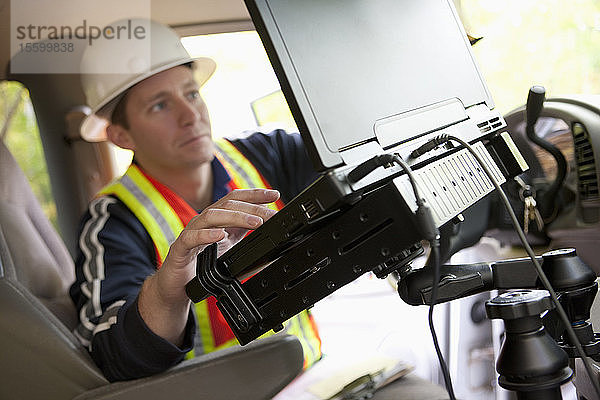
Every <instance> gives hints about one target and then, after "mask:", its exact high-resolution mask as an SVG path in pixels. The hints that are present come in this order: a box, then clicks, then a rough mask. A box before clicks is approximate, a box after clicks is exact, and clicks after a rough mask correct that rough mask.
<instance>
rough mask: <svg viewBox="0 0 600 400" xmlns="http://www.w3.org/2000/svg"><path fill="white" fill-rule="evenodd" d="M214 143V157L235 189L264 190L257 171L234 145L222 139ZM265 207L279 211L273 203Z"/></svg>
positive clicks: (263, 184)
mask: <svg viewBox="0 0 600 400" xmlns="http://www.w3.org/2000/svg"><path fill="white" fill-rule="evenodd" d="M214 142H215V146H216V148H217V151H216V152H215V156H216V157H217V159H218V160H219V161H220V162H221V164H223V167H225V169H226V170H227V172H228V173H229V175H230V176H231V180H233V183H234V185H235V186H236V187H238V188H240V189H242V188H244V189H252V188H261V189H266V187H265V186H266V185H265V183H264V181H263V179H262V178H261V175H260V173H259V172H258V170H257V169H256V168H255V167H254V165H252V163H251V162H250V161H248V159H247V158H246V157H245V156H244V155H243V154H242V153H241V152H240V151H239V150H238V149H237V148H236V147H235V146H234V145H232V144H231V143H230V142H229V141H228V140H227V139H222V138H221V139H216V140H215V141H214ZM267 207H269V208H271V209H273V210H275V211H279V207H277V205H276V204H275V203H270V204H268V205H267Z"/></svg>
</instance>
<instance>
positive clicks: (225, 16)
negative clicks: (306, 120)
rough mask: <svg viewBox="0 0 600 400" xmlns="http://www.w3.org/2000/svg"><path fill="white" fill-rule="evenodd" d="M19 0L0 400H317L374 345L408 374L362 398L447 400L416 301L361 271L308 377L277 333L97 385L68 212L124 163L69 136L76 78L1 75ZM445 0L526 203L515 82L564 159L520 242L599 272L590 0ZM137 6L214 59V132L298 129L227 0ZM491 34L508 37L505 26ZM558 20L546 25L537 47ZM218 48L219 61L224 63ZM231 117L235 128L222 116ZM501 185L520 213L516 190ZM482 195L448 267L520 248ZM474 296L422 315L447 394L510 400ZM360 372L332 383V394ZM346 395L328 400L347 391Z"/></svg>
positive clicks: (0, 206)
mask: <svg viewBox="0 0 600 400" xmlns="http://www.w3.org/2000/svg"><path fill="white" fill-rule="evenodd" d="M321 1H323V0H321ZM17 3H18V2H17V1H16V0H0V38H1V39H0V40H1V41H2V44H1V46H0V114H1V115H0V138H1V139H2V143H0V188H1V190H0V197H1V201H0V299H1V301H0V304H1V306H0V310H1V312H0V339H1V340H0V343H1V344H0V363H1V365H2V371H3V373H2V377H1V378H0V398H3V399H4V398H6V399H37V398H49V399H142V398H143V399H164V398H188V397H189V398H197V399H205V398H206V399H270V398H275V399H278V400H286V399H307V400H309V399H318V398H322V399H326V398H330V397H331V396H330V397H319V394H316V392H315V390H316V389H315V388H314V387H315V386H314V384H315V382H317V381H321V380H323V381H325V380H326V379H325V378H330V380H334V378H335V379H337V380H338V381H339V375H340V374H341V375H342V376H343V375H344V374H343V373H341V372H340V371H342V370H343V371H347V370H346V369H342V368H340V367H339V365H340V364H344V363H347V362H348V359H349V358H350V354H351V353H352V354H356V353H355V352H358V351H359V350H361V352H360V353H361V355H362V354H363V353H364V354H365V355H366V356H369V357H370V356H372V355H373V354H376V353H377V354H378V355H380V354H381V353H382V351H383V350H385V351H384V352H386V353H387V354H386V355H388V356H389V355H390V354H393V356H394V357H395V358H396V361H402V362H404V361H406V365H407V367H406V368H403V369H402V371H403V373H402V375H405V374H406V373H407V372H408V371H409V370H414V371H413V372H412V373H408V375H406V376H403V377H402V378H400V379H399V380H398V381H396V382H395V383H393V384H390V385H388V386H386V387H384V388H382V389H380V390H379V391H377V392H375V395H374V397H373V399H375V400H377V399H380V400H384V399H388V398H406V399H445V398H448V397H447V394H446V392H445V390H444V388H443V385H444V383H443V379H442V376H441V373H440V371H439V367H438V366H437V359H436V358H435V352H434V351H433V348H432V343H431V339H430V337H429V331H428V327H427V309H426V308H418V307H412V306H408V305H407V304H404V303H402V301H401V300H400V299H399V298H398V295H397V293H396V290H395V288H394V282H392V280H391V279H387V280H379V279H375V278H374V276H368V277H363V278H361V279H359V280H357V281H356V282H353V283H352V284H350V285H348V287H345V288H342V289H340V290H339V291H338V292H336V293H334V294H333V295H331V297H330V298H327V299H325V300H323V302H322V303H321V304H317V305H315V307H314V313H315V315H316V316H317V322H319V324H320V325H321V323H322V326H323V328H324V329H323V330H322V336H323V346H324V353H325V357H324V361H323V364H324V365H325V364H326V363H325V362H328V361H329V360H331V359H335V358H336V357H334V355H335V356H345V358H344V357H342V358H341V359H342V362H340V363H338V365H337V366H336V367H333V366H330V364H327V367H322V368H321V367H319V368H321V369H317V370H316V372H313V374H312V376H311V375H310V372H311V371H310V370H309V371H308V372H307V373H304V374H302V362H303V359H302V348H301V346H300V344H299V342H298V340H296V339H293V338H292V337H289V336H280V335H276V336H274V337H273V338H270V339H265V340H259V341H256V342H253V343H251V344H250V345H248V346H244V347H237V348H231V349H228V350H223V351H219V352H216V353H211V354H208V355H204V356H201V357H197V358H195V359H192V360H186V361H185V362H183V363H182V364H180V365H178V366H177V367H175V368H174V369H172V370H169V371H167V372H165V373H162V374H160V375H157V376H154V377H148V378H143V379H138V380H133V381H126V382H118V383H111V382H108V381H107V380H106V379H105V378H104V377H103V376H102V373H101V372H100V370H99V369H98V368H97V367H96V366H95V364H94V362H93V360H92V359H91V357H90V356H89V354H88V352H87V350H86V349H85V348H84V347H83V346H82V345H81V344H80V343H79V341H78V340H77V339H76V338H75V336H74V335H73V333H72V332H71V331H72V329H73V328H74V327H75V324H76V320H77V316H76V314H75V308H74V305H73V304H72V302H71V300H70V298H69V296H68V288H69V286H70V284H71V283H72V282H73V280H74V265H73V257H74V254H75V251H76V246H77V241H78V227H79V220H80V217H81V215H82V214H83V213H84V211H85V210H86V208H87V205H88V203H89V201H90V200H91V199H93V198H94V196H95V194H96V193H97V192H98V191H99V190H100V189H101V188H102V187H104V186H105V185H106V184H108V183H109V182H110V181H111V180H113V179H114V178H116V177H118V176H119V175H120V174H122V173H123V172H124V168H126V166H127V165H128V163H129V162H130V161H131V154H130V153H127V152H125V151H121V150H119V149H117V148H116V146H114V145H113V144H111V143H110V142H108V141H107V140H106V139H105V138H94V139H90V138H82V137H81V134H80V125H81V122H82V121H83V119H84V118H85V117H86V115H88V114H89V112H90V110H89V108H87V107H86V106H85V98H84V94H83V90H82V87H81V83H80V77H79V75H78V74H77V73H75V72H73V71H71V70H69V71H68V72H66V73H55V72H51V73H49V72H46V73H44V72H40V71H39V70H38V71H36V72H27V71H25V72H24V70H23V69H18V68H11V66H13V65H16V64H15V63H17V62H18V61H19V57H20V55H19V48H17V47H15V46H14V43H13V42H12V40H13V38H14V31H15V25H16V24H26V23H29V22H30V21H31V23H39V21H42V20H43V18H44V15H43V13H40V12H39V11H38V10H36V9H35V8H32V7H29V8H28V9H27V11H23V9H22V8H19V7H20V6H17ZM60 3H61V4H60V7H55V8H56V9H55V10H54V12H55V13H56V14H57V15H58V14H60V15H61V17H60V21H61V23H62V24H65V25H70V26H77V25H80V24H81V21H82V19H85V18H86V16H87V15H92V14H93V17H94V21H99V22H98V23H109V22H110V21H113V20H115V19H117V18H118V17H120V16H123V15H125V11H124V10H118V12H116V11H115V10H113V9H112V7H113V5H114V4H113V3H114V2H112V3H110V4H109V2H108V1H107V2H106V4H105V2H104V1H97V2H95V3H94V5H93V6H90V8H89V9H87V10H86V11H85V12H87V13H88V14H85V15H82V14H81V12H71V11H72V10H70V9H69V8H68V7H67V4H68V3H66V2H60ZM338 3H339V2H338ZM454 3H455V6H456V9H457V11H458V13H459V15H460V16H461V19H462V20H463V24H464V25H465V29H466V31H467V32H468V33H469V34H470V35H471V36H473V37H474V38H477V39H479V38H481V37H483V38H481V40H479V41H477V40H475V42H477V43H476V44H474V45H473V51H474V53H475V56H476V58H477V60H478V62H479V63H480V67H481V70H482V74H483V76H484V77H485V78H486V80H487V81H488V84H489V86H490V91H491V93H492V96H493V97H494V99H495V102H496V104H497V108H498V109H499V110H501V111H502V113H503V115H504V116H505V119H506V122H507V125H508V129H507V130H508V131H509V132H510V133H511V135H512V136H513V139H514V141H515V143H516V144H517V146H518V147H519V150H521V152H522V153H523V155H524V157H525V159H526V160H527V162H528V164H529V165H530V167H531V169H530V171H529V172H528V173H527V175H526V176H525V177H524V179H525V180H526V182H527V183H529V184H531V185H533V186H535V187H536V188H537V189H538V190H539V192H540V193H545V190H547V188H548V187H549V186H551V183H552V182H553V181H554V180H556V176H557V175H558V172H557V169H558V167H556V163H555V161H554V159H553V158H552V157H551V156H548V154H546V153H544V150H543V149H542V148H540V147H539V146H536V145H535V144H532V143H531V141H530V140H528V138H527V136H526V133H525V115H524V113H525V112H524V109H525V106H524V105H525V103H526V100H527V91H528V90H529V87H531V86H533V85H536V84H541V85H544V86H545V87H546V89H547V91H548V99H547V100H546V103H545V105H544V109H543V110H542V112H541V118H540V123H539V124H538V125H536V127H537V129H538V131H539V132H543V134H542V135H543V137H544V138H545V139H547V141H549V142H551V143H552V144H554V145H556V146H557V147H558V148H559V150H560V151H561V152H562V153H563V154H564V155H565V158H566V159H567V166H568V168H567V172H566V178H565V179H564V183H563V182H561V185H560V190H558V191H557V192H555V193H554V194H551V195H550V196H547V197H546V201H554V200H555V199H559V200H560V204H561V206H560V207H559V208H557V210H560V211H557V213H556V215H553V216H552V218H551V220H549V222H548V223H547V224H546V225H545V226H543V227H538V228H536V227H534V226H533V224H532V226H531V229H530V234H529V235H528V239H529V240H530V241H531V243H532V244H533V245H535V250H536V252H537V253H538V254H541V253H542V252H544V251H546V250H548V249H555V248H564V247H575V248H576V249H577V251H578V254H579V256H580V257H581V258H582V260H583V261H584V262H585V263H587V264H588V265H590V266H591V268H592V269H593V270H594V271H595V273H596V274H598V273H600V263H599V262H598V261H597V253H596V247H597V240H599V239H600V235H599V234H598V232H600V230H599V228H600V193H599V192H598V181H597V173H598V165H597V164H596V163H595V159H594V157H595V154H597V153H596V152H597V151H599V150H598V148H599V147H598V146H600V95H597V93H600V68H598V63H599V62H600V61H599V60H598V57H597V54H600V52H598V50H599V49H598V43H600V41H599V40H598V39H600V6H599V5H598V4H596V3H595V2H594V1H592V0H590V1H584V2H582V4H578V5H569V6H568V7H567V8H566V12H558V11H557V9H558V8H560V7H559V5H558V3H559V2H544V4H539V2H538V3H536V2H532V1H529V2H518V1H511V2H507V4H506V5H504V6H502V5H491V4H488V3H491V2H477V1H467V0H455V1H454ZM484 3H485V4H484ZM550 3H552V4H550ZM140 4H141V6H140ZM140 4H137V5H135V6H134V5H131V10H132V11H131V12H132V13H133V12H136V11H133V10H140V9H142V10H144V11H146V12H147V16H148V17H151V18H152V19H155V20H157V21H159V22H162V23H164V24H167V25H169V26H171V27H172V28H174V29H175V31H176V32H177V33H178V34H180V36H181V37H182V42H183V43H184V45H185V46H186V48H187V49H188V51H189V52H190V53H191V54H192V55H194V54H196V55H202V54H206V55H209V56H211V57H213V58H214V59H216V60H217V64H218V65H219V67H218V73H217V74H215V76H214V78H213V80H214V82H212V81H211V82H209V83H208V84H207V85H206V86H205V87H204V88H203V90H202V93H203V96H205V98H206V101H207V103H208V105H209V109H210V112H211V120H212V121H213V132H214V135H217V136H235V135H237V134H239V133H240V132H242V131H244V130H246V129H258V127H261V128H262V129H272V128H273V127H283V128H286V129H288V130H295V129H297V128H296V127H295V124H294V120H293V117H292V115H291V113H290V111H289V109H288V107H287V104H286V103H285V99H284V97H283V95H282V93H281V90H280V88H279V84H278V82H277V79H276V78H275V75H274V73H273V70H272V68H271V67H270V64H269V60H268V58H267V55H266V53H265V51H264V49H263V47H262V44H261V42H260V38H259V36H258V34H257V33H256V31H255V28H254V25H253V23H252V20H251V18H250V15H249V13H248V11H247V9H246V6H245V4H244V1H243V0H220V1H210V0H174V1H171V2H163V1H158V0H146V1H145V2H144V1H142V2H140ZM57 5H58V4H57ZM63 6H64V8H63ZM136 7H137V8H136ZM140 7H141V8H140ZM534 17H535V18H534ZM537 17H539V18H537ZM559 18H563V19H562V20H559ZM504 26H512V27H513V28H514V29H513V31H510V32H507V31H505V30H503V27H504ZM556 26H561V29H562V30H557V31H556V32H554V31H553V32H554V34H555V36H553V37H549V36H548V35H549V34H548V32H550V31H552V30H553V29H554V28H553V27H556ZM525 28H527V30H526V32H527V34H531V35H534V32H535V31H538V32H540V34H539V37H537V36H531V37H523V36H522V35H524V33H523V32H522V31H521V29H525ZM563 28H564V29H563ZM561 35H562V36H561ZM40 39H42V41H43V40H44V38H43V37H40ZM561 46H562V47H561ZM498 49H502V51H500V50H498ZM557 49H558V50H557ZM21 51H23V49H21ZM231 54H233V55H234V57H231V58H228V57H230V55H231ZM508 55H510V56H511V57H512V58H508ZM221 60H222V61H221ZM244 63H245V64H244ZM33 67H35V66H33ZM219 68H220V69H219ZM240 70H243V71H242V73H240ZM244 74H245V75H244ZM249 78H250V79H249ZM507 81H510V85H509V84H507ZM233 90H239V91H240V94H239V95H236V94H232V91H233ZM212 104H214V105H215V106H214V109H213V108H212V106H211V105H212ZM213 110H214V111H213ZM238 112H239V113H240V118H231V114H232V113H238ZM242 113H243V114H244V115H243V116H242ZM232 120H235V121H232ZM540 160H542V161H540ZM548 160H549V161H548ZM505 187H506V190H507V192H508V196H509V198H510V199H511V201H512V202H513V204H514V206H515V208H516V209H517V210H518V211H517V215H518V216H522V215H523V205H522V200H519V188H518V187H517V186H511V185H510V184H507V185H506V186H505ZM559 200H555V201H557V202H558V201H559ZM489 201H493V200H491V199H490V198H487V200H486V205H485V206H483V209H484V212H485V218H486V219H487V220H489V223H488V225H489V229H486V233H485V234H484V235H483V237H481V236H482V235H480V234H478V236H477V237H476V238H472V237H469V238H467V239H465V241H464V242H460V241H457V243H458V244H456V245H454V247H455V248H453V250H452V251H451V253H457V254H455V255H454V256H453V258H452V262H453V263H459V264H460V263H469V262H483V261H490V260H498V259H502V258H514V257H520V256H523V255H524V253H523V252H522V249H520V248H519V243H518V240H517V238H516V235H515V234H514V231H513V230H512V228H511V227H510V226H509V224H508V222H507V221H506V215H505V214H503V213H502V212H495V207H494V206H491V207H490V206H489V204H490V203H487V202H489ZM538 201H542V196H540V198H539V199H538ZM492 204H495V203H492ZM480 206H481V204H480ZM519 212H520V213H521V214H519ZM465 215H466V216H467V219H466V220H465V221H464V222H459V221H454V222H453V224H454V225H453V226H452V229H450V230H451V231H452V232H453V235H455V236H456V237H459V236H460V232H461V229H462V231H463V233H464V232H469V219H468V216H469V215H470V214H469V213H468V212H467V213H465ZM466 235H467V236H469V235H468V233H467V234H466ZM465 243H468V245H465ZM473 243H476V244H475V246H471V245H472V244H473ZM448 246H450V247H452V245H451V244H449V245H448ZM465 247H469V248H467V249H463V248H465ZM459 250H462V251H460V252H458V251H459ZM418 262H419V261H417V263H418ZM423 262H424V260H423ZM489 299H490V294H489V293H483V294H479V295H476V296H471V297H468V298H465V299H460V300H456V301H453V302H450V303H446V304H442V305H439V306H438V307H436V324H437V325H438V327H439V328H438V329H439V333H438V334H439V335H440V338H441V341H442V347H443V348H444V355H445V357H446V359H447V362H448V364H449V367H450V373H451V375H452V376H453V380H454V385H455V391H456V393H457V397H459V398H468V399H509V398H516V397H512V396H513V394H512V393H509V392H508V391H505V390H504V389H501V388H500V387H499V386H498V384H497V375H496V372H495V369H494V360H495V357H497V353H498V348H499V346H500V344H499V342H500V341H501V337H502V336H503V328H502V326H501V325H499V324H496V323H495V322H492V321H490V320H488V319H487V318H486V317H485V311H482V310H484V308H483V307H484V306H483V304H484V303H485V301H487V300H489ZM391 310H396V311H391ZM482 313H483V316H482ZM407 321H409V323H407ZM597 326H600V322H598V324H597ZM363 343H364V344H363ZM358 348H360V349H358ZM329 355H331V357H329ZM355 358H359V357H355ZM331 365H333V363H332V364H331ZM258 366H260V367H258ZM257 367H258V368H257ZM314 368H316V367H314ZM329 368H331V369H329ZM371 372H376V371H371ZM371 372H367V373H364V372H363V373H362V375H368V374H369V373H371ZM353 373H354V372H353ZM360 375H361V374H359V375H358V376H355V375H352V377H350V375H347V376H346V377H345V379H344V378H342V380H341V382H343V384H341V388H344V386H345V385H346V384H348V383H350V382H352V381H355V379H356V378H360V377H361V376H360ZM355 382H356V381H355ZM574 382H575V384H574V385H573V383H569V384H568V387H567V386H565V387H564V389H563V396H564V398H569V399H571V398H577V399H592V398H595V397H594V396H595V394H594V389H593V387H591V386H589V385H587V384H586V383H585V381H584V380H582V379H580V380H579V381H577V379H576V380H575V381H574ZM338 385H339V383H338ZM361 393H363V392H360V390H358V391H357V393H354V395H349V396H350V397H341V396H340V397H336V398H344V399H346V398H348V399H359V398H362V397H360V395H361ZM333 394H335V392H334V393H333ZM321 396H324V395H321ZM353 396H354V397H353Z"/></svg>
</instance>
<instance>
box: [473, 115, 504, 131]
mask: <svg viewBox="0 0 600 400" xmlns="http://www.w3.org/2000/svg"><path fill="white" fill-rule="evenodd" d="M502 125H503V123H502V121H500V117H494V118H492V119H490V120H489V121H483V122H480V123H478V124H477V127H478V128H479V131H480V132H481V133H488V132H490V131H491V130H492V129H497V128H500V127H501V126H502Z"/></svg>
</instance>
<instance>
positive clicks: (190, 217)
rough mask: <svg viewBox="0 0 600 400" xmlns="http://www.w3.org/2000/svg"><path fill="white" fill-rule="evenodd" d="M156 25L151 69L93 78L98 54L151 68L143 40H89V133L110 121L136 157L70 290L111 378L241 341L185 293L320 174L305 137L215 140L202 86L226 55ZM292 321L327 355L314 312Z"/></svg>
mask: <svg viewBox="0 0 600 400" xmlns="http://www.w3.org/2000/svg"><path fill="white" fill-rule="evenodd" d="M138 22H140V21H139V20H133V23H134V24H135V23H138ZM150 30H151V60H150V68H149V69H148V70H146V71H143V72H137V71H138V70H137V69H136V70H134V71H132V72H131V73H122V74H110V73H109V74H91V73H90V74H85V72H86V71H88V70H89V69H88V67H90V66H94V65H98V64H97V63H98V62H105V63H106V62H108V63H112V62H114V63H119V62H121V63H123V65H125V66H131V65H138V64H139V63H140V58H139V57H140V56H139V55H137V54H136V49H135V48H134V47H135V46H132V48H129V49H127V48H120V50H119V51H116V50H115V45H113V44H112V43H110V41H106V42H104V43H103V44H102V43H94V45H93V46H89V48H88V49H86V52H85V53H84V56H83V61H82V72H83V73H84V74H83V75H82V83H83V87H84V90H85V92H86V97H87V101H88V104H89V105H90V107H91V108H92V111H93V113H94V114H95V115H93V116H92V117H91V118H88V120H86V121H85V122H84V124H83V126H82V134H83V135H84V137H86V136H87V137H89V136H90V135H93V132H94V131H96V132H97V131H98V130H99V129H100V127H102V124H99V122H101V121H102V119H104V120H108V122H109V123H108V125H107V126H106V127H105V132H106V135H107V138H108V139H109V140H110V141H111V142H113V143H114V144H116V145H118V146H120V147H122V148H125V149H130V150H132V151H133V153H134V161H133V163H132V165H131V166H130V167H129V169H128V170H127V172H126V173H125V175H124V176H123V177H121V178H120V179H119V180H117V181H115V182H114V183H112V184H110V185H109V186H108V187H106V188H104V189H103V190H102V191H101V192H100V193H99V195H98V197H97V198H96V199H94V201H92V203H91V204H90V207H89V211H88V213H87V214H86V215H85V216H84V218H83V221H82V225H81V228H80V240H79V254H78V257H77V260H76V276H77V279H76V282H75V283H74V284H73V285H72V287H71V291H70V294H71V297H72V298H73V301H74V302H75V304H76V306H77V309H78V310H79V317H80V324H79V326H78V327H77V328H76V330H75V334H76V335H77V336H78V337H79V338H80V340H81V341H82V343H84V345H86V346H87V347H88V349H89V350H90V353H91V355H92V357H93V359H94V360H95V362H96V363H97V364H98V366H99V367H100V368H101V370H102V371H103V373H104V374H105V376H106V377H107V378H108V379H109V380H123V379H131V378H138V377H142V376H147V375H150V374H154V373H157V372H161V371H163V370H165V369H167V368H169V367H171V366H173V365H174V364H176V363H178V362H180V361H181V360H182V359H183V358H184V356H185V355H186V354H199V353H206V352H209V351H214V350H217V349H220V348H224V347H227V346H231V345H234V344H235V343H236V341H235V338H234V336H233V334H232V332H231V330H230V329H229V327H228V326H227V324H226V323H225V322H224V319H223V317H222V315H221V314H220V313H219V312H218V309H217V308H216V306H215V302H214V299H212V298H211V299H209V300H207V301H205V302H201V303H198V304H197V305H196V306H195V307H191V306H190V301H189V300H188V298H187V296H186V294H185V290H184V288H185V284H186V283H187V282H188V281H189V280H190V279H191V278H192V277H193V276H194V274H195V258H196V255H197V254H198V252H199V251H201V250H202V249H204V248H205V247H206V246H207V245H208V244H211V243H214V242H218V243H219V251H220V253H222V252H223V251H225V250H227V249H228V248H229V247H231V246H232V245H233V244H235V242H237V241H239V240H240V239H241V238H242V237H243V236H244V235H245V234H246V233H247V232H248V230H251V229H255V228H257V227H259V226H260V225H261V224H262V223H263V222H264V221H265V220H267V219H268V218H270V217H271V216H272V215H273V214H274V213H275V212H276V210H277V209H279V208H280V207H282V205H283V204H282V200H283V201H287V200H290V199H291V198H292V197H293V196H295V195H296V194H297V193H298V192H299V191H300V190H301V189H303V187H304V186H305V185H306V184H308V183H309V182H310V181H311V180H312V179H314V172H313V170H312V168H311V166H310V162H309V161H308V159H307V157H306V154H305V152H304V147H303V146H302V143H301V141H300V139H299V137H298V135H288V134H286V133H284V132H281V131H276V132H273V133H271V134H268V135H265V134H258V133H257V134H254V135H251V136H249V137H248V138H246V139H240V140H236V141H225V140H221V141H218V143H216V144H215V143H214V142H213V140H212V138H211V130H210V122H209V118H208V112H207V109H206V105H205V104H204V102H203V100H202V98H201V97H200V95H199V92H198V90H199V88H200V86H201V85H202V84H203V83H204V82H205V81H206V80H207V79H208V78H209V77H210V75H211V74H212V72H213V71H214V68H215V65H214V62H213V61H212V60H210V59H206V58H203V59H198V60H192V59H191V58H190V57H189V55H188V54H187V52H186V51H185V49H184V48H183V46H182V45H181V42H180V40H179V37H178V36H177V35H176V34H175V32H173V31H171V30H170V29H168V28H167V27H165V26H162V25H160V24H157V23H154V22H151V23H150ZM115 53H117V54H115ZM125 70H126V69H125ZM272 188H277V189H279V191H276V190H273V189H272ZM280 194H281V199H280ZM273 203H274V204H273ZM196 325H197V329H196ZM286 328H287V332H288V333H291V334H294V335H296V336H297V337H298V338H299V339H300V341H301V343H302V345H303V349H304V354H305V366H308V365H310V364H311V363H313V362H314V361H316V360H318V359H319V358H320V356H321V353H320V341H319V337H318V333H317V331H316V328H315V325H314V323H313V321H312V319H311V317H310V315H309V314H308V313H307V312H304V313H301V314H299V315H298V316H296V317H294V318H292V319H291V320H289V321H288V323H287V325H286Z"/></svg>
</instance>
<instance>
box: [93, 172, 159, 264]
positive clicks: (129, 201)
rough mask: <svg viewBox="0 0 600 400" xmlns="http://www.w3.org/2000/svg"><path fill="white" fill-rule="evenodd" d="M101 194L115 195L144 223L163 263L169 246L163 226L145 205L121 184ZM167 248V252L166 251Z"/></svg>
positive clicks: (104, 190)
mask: <svg viewBox="0 0 600 400" xmlns="http://www.w3.org/2000/svg"><path fill="white" fill-rule="evenodd" d="M99 194H114V195H115V196H117V197H118V198H119V199H120V200H121V201H122V202H123V203H125V205H126V206H127V207H128V208H129V210H130V211H131V212H132V213H133V214H134V215H135V216H136V217H137V219H138V220H139V221H140V222H141V223H142V225H143V226H144V228H145V229H146V231H148V234H150V237H151V238H152V241H153V242H154V245H155V246H156V249H157V250H158V254H159V256H160V258H161V261H162V260H164V259H165V257H166V256H167V252H168V249H169V244H168V242H167V239H166V237H165V235H164V233H163V231H162V228H161V226H160V225H159V224H158V222H156V220H155V219H154V217H153V216H152V215H151V214H150V212H149V211H148V210H147V209H146V207H144V206H143V204H142V203H141V202H139V201H138V199H137V198H136V197H135V196H134V195H133V194H132V193H131V192H130V191H129V190H128V189H127V188H126V187H125V186H123V184H122V183H120V182H115V183H113V184H111V185H109V186H107V187H105V188H104V189H102V190H101V191H100V193H99ZM165 248H166V249H167V251H165Z"/></svg>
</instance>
